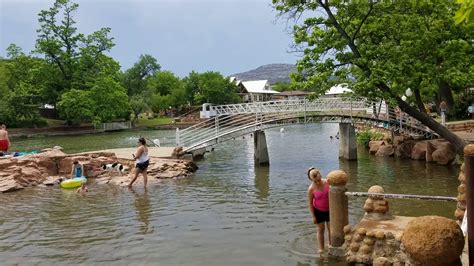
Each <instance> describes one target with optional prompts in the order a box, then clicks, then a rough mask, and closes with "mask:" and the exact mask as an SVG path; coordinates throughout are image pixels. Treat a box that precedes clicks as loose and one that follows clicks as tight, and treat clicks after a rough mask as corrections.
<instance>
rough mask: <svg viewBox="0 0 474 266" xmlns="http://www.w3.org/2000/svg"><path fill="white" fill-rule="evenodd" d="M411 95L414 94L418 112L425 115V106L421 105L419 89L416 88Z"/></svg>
mask: <svg viewBox="0 0 474 266" xmlns="http://www.w3.org/2000/svg"><path fill="white" fill-rule="evenodd" d="M413 93H414V94H415V101H416V105H417V106H418V109H419V110H420V112H422V113H424V114H426V109H425V105H424V104H423V101H422V100H421V95H420V89H418V88H416V89H414V90H413Z"/></svg>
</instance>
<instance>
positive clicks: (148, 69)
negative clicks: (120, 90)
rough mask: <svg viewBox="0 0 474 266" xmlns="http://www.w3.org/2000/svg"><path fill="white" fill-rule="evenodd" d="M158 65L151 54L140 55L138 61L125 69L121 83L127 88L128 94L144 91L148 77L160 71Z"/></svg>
mask: <svg viewBox="0 0 474 266" xmlns="http://www.w3.org/2000/svg"><path fill="white" fill-rule="evenodd" d="M160 68H161V67H160V65H159V64H158V62H157V60H156V58H154V57H153V56H151V55H148V54H145V55H140V58H139V59H138V62H136V63H135V64H134V65H133V66H132V67H131V68H130V69H128V70H127V71H125V73H124V75H123V84H124V87H125V88H126V89H127V93H128V95H129V96H133V95H136V94H141V93H144V92H145V91H146V88H147V80H148V78H150V77H152V76H154V75H155V74H156V73H157V72H158V71H160Z"/></svg>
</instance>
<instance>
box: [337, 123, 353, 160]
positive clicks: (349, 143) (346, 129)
mask: <svg viewBox="0 0 474 266" xmlns="http://www.w3.org/2000/svg"><path fill="white" fill-rule="evenodd" d="M339 137H340V140H339V158H344V159H347V160H357V139H356V134H355V129H354V126H353V125H352V124H351V123H339Z"/></svg>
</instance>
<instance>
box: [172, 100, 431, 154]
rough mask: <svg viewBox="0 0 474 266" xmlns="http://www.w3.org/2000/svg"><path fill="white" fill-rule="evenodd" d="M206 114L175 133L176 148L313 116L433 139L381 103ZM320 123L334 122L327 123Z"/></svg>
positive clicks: (302, 103) (284, 105)
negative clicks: (206, 116) (203, 119)
mask: <svg viewBox="0 0 474 266" xmlns="http://www.w3.org/2000/svg"><path fill="white" fill-rule="evenodd" d="M210 110H211V111H212V112H210V113H213V114H216V115H215V116H213V117H212V118H209V119H207V120H205V121H203V122H201V123H198V124H196V125H193V126H191V127H188V128H186V129H183V130H177V133H176V144H177V145H180V146H184V147H185V149H186V150H192V149H195V148H198V147H203V146H209V145H214V144H216V143H219V142H222V141H225V140H227V139H230V138H234V137H236V136H238V135H239V134H240V135H242V134H246V133H247V132H251V131H254V130H256V129H260V128H262V127H265V125H268V124H271V123H277V122H278V121H282V120H288V119H290V120H291V119H295V118H298V119H299V118H302V119H303V122H307V121H308V120H307V118H308V117H313V118H314V117H315V116H317V117H320V118H327V117H329V118H333V119H334V118H335V119H336V120H337V121H339V122H341V121H342V120H344V122H351V123H352V122H365V123H368V124H370V125H371V126H377V127H384V128H387V129H391V130H393V131H394V132H398V133H400V134H404V135H410V136H414V135H423V136H424V137H425V138H432V137H434V136H435V134H434V133H433V132H432V131H431V130H429V129H428V128H427V127H426V126H424V125H423V124H422V123H421V122H419V121H418V120H416V119H414V118H412V117H411V116H409V115H407V114H405V113H403V112H400V111H399V110H398V109H396V108H391V107H389V106H388V105H387V103H385V102H384V101H378V102H371V101H367V100H365V99H350V98H321V99H316V100H314V101H308V100H306V99H304V100H286V101H268V102H253V103H243V104H230V105H220V106H210ZM319 121H323V120H319ZM324 121H330V122H331V121H332V122H337V121H335V120H327V119H326V120H324Z"/></svg>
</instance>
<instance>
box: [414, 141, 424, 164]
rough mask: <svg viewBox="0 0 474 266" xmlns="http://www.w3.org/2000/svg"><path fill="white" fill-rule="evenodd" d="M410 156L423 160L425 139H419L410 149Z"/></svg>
mask: <svg viewBox="0 0 474 266" xmlns="http://www.w3.org/2000/svg"><path fill="white" fill-rule="evenodd" d="M411 158H412V159H413V160H425V158H426V141H420V142H417V143H416V144H415V146H413V149H412V151H411Z"/></svg>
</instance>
